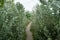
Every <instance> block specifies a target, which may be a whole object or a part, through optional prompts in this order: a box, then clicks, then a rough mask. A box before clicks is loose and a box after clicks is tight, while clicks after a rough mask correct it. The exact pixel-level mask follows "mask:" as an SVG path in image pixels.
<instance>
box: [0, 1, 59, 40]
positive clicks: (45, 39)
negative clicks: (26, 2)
mask: <svg viewBox="0 0 60 40" xmlns="http://www.w3.org/2000/svg"><path fill="white" fill-rule="evenodd" d="M39 1H40V3H41V5H37V6H36V8H35V10H33V11H32V12H29V11H25V10H24V7H23V5H22V4H21V3H20V2H17V3H16V4H15V3H14V0H0V40H26V31H25V30H26V26H27V24H28V23H29V22H32V25H31V31H32V33H33V38H34V40H60V0H39Z"/></svg>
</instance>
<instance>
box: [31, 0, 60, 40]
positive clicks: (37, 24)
mask: <svg viewBox="0 0 60 40" xmlns="http://www.w3.org/2000/svg"><path fill="white" fill-rule="evenodd" d="M40 2H41V5H37V6H36V14H35V20H34V21H33V24H32V27H31V31H32V33H33V37H34V40H60V1H59V0H48V1H46V0H40Z"/></svg>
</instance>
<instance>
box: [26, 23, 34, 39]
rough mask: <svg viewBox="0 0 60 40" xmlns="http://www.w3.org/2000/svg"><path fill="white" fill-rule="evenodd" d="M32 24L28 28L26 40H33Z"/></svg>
mask: <svg viewBox="0 0 60 40" xmlns="http://www.w3.org/2000/svg"><path fill="white" fill-rule="evenodd" d="M31 24H32V22H30V23H29V24H28V25H27V27H26V34H27V38H26V40H33V36H32V32H31V31H30V28H31Z"/></svg>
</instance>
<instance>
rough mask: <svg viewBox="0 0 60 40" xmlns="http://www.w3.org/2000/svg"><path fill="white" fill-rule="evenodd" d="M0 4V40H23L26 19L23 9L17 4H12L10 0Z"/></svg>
mask: <svg viewBox="0 0 60 40" xmlns="http://www.w3.org/2000/svg"><path fill="white" fill-rule="evenodd" d="M0 2H1V1H0ZM2 3H3V4H2ZM2 3H0V4H1V5H0V6H1V7H0V40H25V39H26V33H25V26H26V23H27V20H28V19H27V17H26V15H25V14H24V7H23V6H22V4H20V3H19V2H17V3H16V4H14V3H13V1H12V0H5V1H2ZM2 5H3V6H2Z"/></svg>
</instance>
